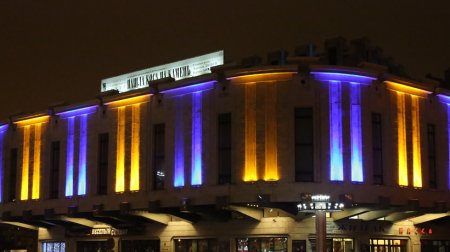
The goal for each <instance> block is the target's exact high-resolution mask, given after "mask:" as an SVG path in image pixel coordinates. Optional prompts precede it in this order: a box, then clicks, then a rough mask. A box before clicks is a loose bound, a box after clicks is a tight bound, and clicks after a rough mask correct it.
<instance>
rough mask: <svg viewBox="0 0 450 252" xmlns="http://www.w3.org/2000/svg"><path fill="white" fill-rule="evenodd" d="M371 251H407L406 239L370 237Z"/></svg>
mask: <svg viewBox="0 0 450 252" xmlns="http://www.w3.org/2000/svg"><path fill="white" fill-rule="evenodd" d="M370 252H406V240H388V239H370Z"/></svg>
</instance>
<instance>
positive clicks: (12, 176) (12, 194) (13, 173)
mask: <svg viewBox="0 0 450 252" xmlns="http://www.w3.org/2000/svg"><path fill="white" fill-rule="evenodd" d="M16 183H17V149H16V148H14V149H11V157H10V166H9V197H8V199H9V201H10V202H14V201H16Z"/></svg>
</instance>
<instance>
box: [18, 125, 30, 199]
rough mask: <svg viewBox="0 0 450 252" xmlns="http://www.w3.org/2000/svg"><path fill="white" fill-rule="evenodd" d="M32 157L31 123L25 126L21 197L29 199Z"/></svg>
mask: <svg viewBox="0 0 450 252" xmlns="http://www.w3.org/2000/svg"><path fill="white" fill-rule="evenodd" d="M29 159H30V125H27V126H25V127H24V128H23V152H22V184H21V190H20V199H21V200H27V199H28V173H29Z"/></svg>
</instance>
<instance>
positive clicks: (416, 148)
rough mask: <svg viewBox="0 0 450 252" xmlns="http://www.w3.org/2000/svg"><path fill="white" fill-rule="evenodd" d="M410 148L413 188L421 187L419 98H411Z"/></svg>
mask: <svg viewBox="0 0 450 252" xmlns="http://www.w3.org/2000/svg"><path fill="white" fill-rule="evenodd" d="M411 112H412V116H411V120H412V147H413V186H414V187H422V163H421V155H420V118H419V115H420V113H419V98H418V97H415V96H411Z"/></svg>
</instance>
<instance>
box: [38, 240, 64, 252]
mask: <svg viewBox="0 0 450 252" xmlns="http://www.w3.org/2000/svg"><path fill="white" fill-rule="evenodd" d="M65 251H66V243H65V242H43V243H42V252H65Z"/></svg>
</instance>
